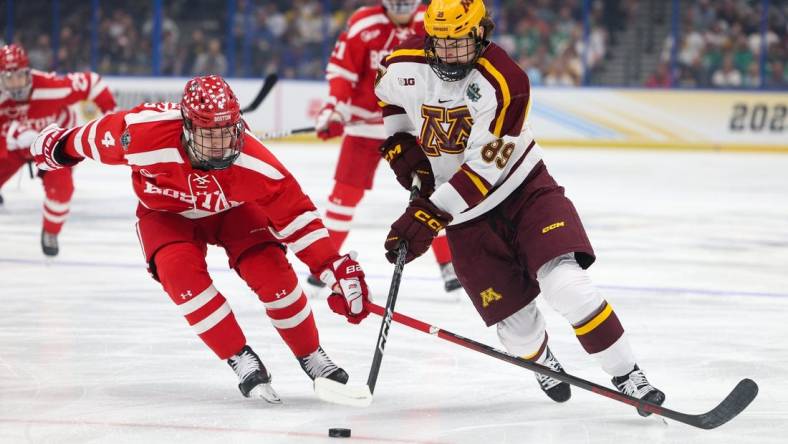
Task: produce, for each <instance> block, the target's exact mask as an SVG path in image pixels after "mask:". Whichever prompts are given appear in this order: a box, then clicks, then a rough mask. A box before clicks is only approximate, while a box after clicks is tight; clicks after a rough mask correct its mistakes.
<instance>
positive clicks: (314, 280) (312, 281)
mask: <svg viewBox="0 0 788 444" xmlns="http://www.w3.org/2000/svg"><path fill="white" fill-rule="evenodd" d="M306 282H307V283H308V284H309V285H311V286H313V287H315V288H323V287H325V286H326V283H325V282H323V281H321V280H320V278H319V277H317V276H315V275H314V274H310V275H309V276H307V278H306Z"/></svg>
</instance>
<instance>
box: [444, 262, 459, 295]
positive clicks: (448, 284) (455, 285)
mask: <svg viewBox="0 0 788 444" xmlns="http://www.w3.org/2000/svg"><path fill="white" fill-rule="evenodd" d="M440 267H441V277H442V278H443V288H444V289H445V290H446V292H447V293H448V292H450V291H454V290H458V289H460V288H462V284H460V280H459V279H457V273H455V272H454V265H452V263H451V262H447V263H445V264H441V266H440Z"/></svg>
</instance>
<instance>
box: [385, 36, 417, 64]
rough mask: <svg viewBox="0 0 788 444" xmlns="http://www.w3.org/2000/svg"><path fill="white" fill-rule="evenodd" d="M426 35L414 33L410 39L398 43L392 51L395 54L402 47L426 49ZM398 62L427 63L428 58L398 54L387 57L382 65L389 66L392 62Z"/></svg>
mask: <svg viewBox="0 0 788 444" xmlns="http://www.w3.org/2000/svg"><path fill="white" fill-rule="evenodd" d="M426 38H427V37H426V36H425V35H414V36H412V37H410V38H409V39H407V40H405V41H404V42H402V43H400V44H399V45H397V46H396V47H395V48H394V49H393V50H392V51H391V53H392V54H394V53H395V52H397V51H399V50H401V49H424V44H425V40H426ZM397 62H413V63H425V64H426V63H427V58H426V57H425V56H396V57H391V58H389V57H386V58H385V59H383V61H382V62H381V65H382V66H384V67H386V68H388V66H389V65H391V64H392V63H397Z"/></svg>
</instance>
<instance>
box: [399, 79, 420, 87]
mask: <svg viewBox="0 0 788 444" xmlns="http://www.w3.org/2000/svg"><path fill="white" fill-rule="evenodd" d="M397 80H399V84H400V86H414V85H415V84H416V79H414V78H413V77H397Z"/></svg>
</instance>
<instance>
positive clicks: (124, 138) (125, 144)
mask: <svg viewBox="0 0 788 444" xmlns="http://www.w3.org/2000/svg"><path fill="white" fill-rule="evenodd" d="M129 144H131V134H129V130H126V131H123V134H121V135H120V146H121V147H122V148H123V151H126V150H128V148H129Z"/></svg>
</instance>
